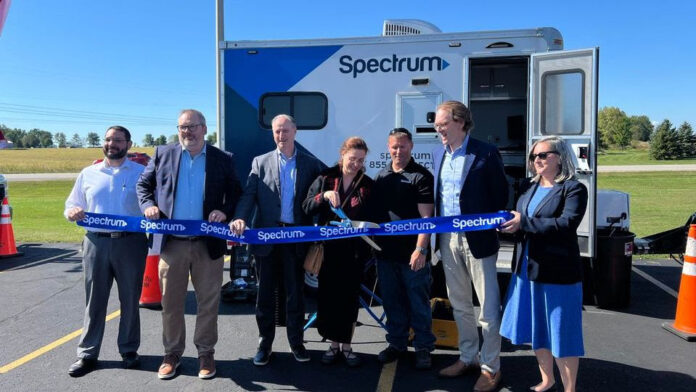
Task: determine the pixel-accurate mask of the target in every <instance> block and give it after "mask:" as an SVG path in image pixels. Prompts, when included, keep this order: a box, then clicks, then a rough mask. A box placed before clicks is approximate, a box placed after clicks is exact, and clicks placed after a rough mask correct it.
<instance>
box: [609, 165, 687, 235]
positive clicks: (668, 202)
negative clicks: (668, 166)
mask: <svg viewBox="0 0 696 392" xmlns="http://www.w3.org/2000/svg"><path fill="white" fill-rule="evenodd" d="M597 186H598V187H599V188H600V189H614V190H617V191H622V192H626V193H628V194H629V195H630V203H631V204H630V208H631V211H630V212H631V231H633V232H634V233H636V235H637V236H638V237H644V236H647V235H650V234H655V233H659V232H661V231H665V230H668V229H673V228H675V227H678V226H681V225H683V224H684V223H686V220H687V218H689V217H690V216H691V214H693V213H694V212H695V211H696V198H694V190H696V172H645V173H600V174H599V177H598V178H597Z"/></svg>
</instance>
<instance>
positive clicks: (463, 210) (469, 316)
mask: <svg viewBox="0 0 696 392" xmlns="http://www.w3.org/2000/svg"><path fill="white" fill-rule="evenodd" d="M473 124H474V123H473V120H472V119H471V112H470V111H469V109H468V108H467V107H466V106H465V105H464V104H463V103H461V102H457V101H447V102H444V103H442V104H440V105H439V106H438V107H437V112H436V113H435V130H436V131H437V133H438V134H439V135H440V138H441V140H442V144H443V148H442V149H440V148H438V149H436V150H435V152H434V153H433V168H434V175H435V206H436V207H435V213H436V214H437V215H439V216H453V215H460V214H472V213H487V212H496V211H499V210H502V209H504V208H505V207H506V205H507V200H508V184H507V180H506V178H505V173H504V171H503V163H502V159H501V157H500V153H499V152H498V150H497V148H496V147H495V146H493V145H491V144H488V143H484V142H482V141H479V140H476V139H474V138H472V137H470V136H469V134H470V133H471V130H472V128H473ZM431 241H432V242H433V244H432V245H433V249H435V250H437V249H439V253H440V255H441V259H442V261H443V267H444V270H445V279H446V282H447V293H448V296H449V299H450V302H451V304H452V307H453V309H454V319H455V321H456V323H457V331H458V333H459V351H460V357H459V360H457V362H455V363H454V364H452V365H450V366H448V367H446V368H444V369H442V370H441V371H440V373H439V374H440V376H442V377H456V376H459V375H462V374H464V373H466V372H468V371H470V370H473V369H475V368H477V367H478V366H479V365H480V368H481V375H480V377H479V379H478V380H477V382H476V385H475V386H474V391H491V390H494V389H495V388H496V387H497V386H498V384H499V382H500V377H501V373H500V333H499V329H500V292H499V290H498V280H497V274H496V265H495V264H496V260H497V258H498V249H499V248H500V244H499V242H498V235H497V233H496V231H495V230H483V231H474V232H459V233H443V234H441V235H438V236H437V238H436V239H435V238H433V239H432V240H431ZM472 282H473V284H474V289H475V290H476V295H477V297H478V298H479V302H480V304H481V312H480V315H479V319H478V322H479V323H480V324H481V329H482V331H483V345H482V347H481V350H480V353H479V338H478V329H477V324H476V319H475V317H474V305H473V300H472V292H471V283H472Z"/></svg>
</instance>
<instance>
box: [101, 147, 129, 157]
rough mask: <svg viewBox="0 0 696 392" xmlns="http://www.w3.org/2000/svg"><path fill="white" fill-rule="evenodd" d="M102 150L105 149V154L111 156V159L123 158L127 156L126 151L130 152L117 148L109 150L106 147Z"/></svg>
mask: <svg viewBox="0 0 696 392" xmlns="http://www.w3.org/2000/svg"><path fill="white" fill-rule="evenodd" d="M102 151H104V156H105V157H107V158H109V159H121V158H123V157H125V156H126V153H128V150H125V149H123V150H116V151H115V152H109V150H108V149H107V148H106V147H104V148H102Z"/></svg>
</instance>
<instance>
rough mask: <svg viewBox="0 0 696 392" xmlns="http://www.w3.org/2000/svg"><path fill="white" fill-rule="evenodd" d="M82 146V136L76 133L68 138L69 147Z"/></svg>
mask: <svg viewBox="0 0 696 392" xmlns="http://www.w3.org/2000/svg"><path fill="white" fill-rule="evenodd" d="M82 146H83V142H82V138H81V137H80V135H78V134H77V133H76V134H74V135H73V137H72V139H70V147H73V148H80V147H82Z"/></svg>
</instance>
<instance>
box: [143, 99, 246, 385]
mask: <svg viewBox="0 0 696 392" xmlns="http://www.w3.org/2000/svg"><path fill="white" fill-rule="evenodd" d="M177 129H178V131H179V143H174V144H168V145H166V146H160V147H157V148H156V149H155V156H154V157H153V158H152V160H150V163H149V164H148V165H147V167H146V168H145V171H144V172H143V174H142V176H141V177H140V181H139V182H138V185H137V193H138V199H139V202H140V209H141V210H142V211H143V213H144V214H145V217H146V218H148V219H160V218H165V219H188V220H207V221H210V222H228V221H229V220H230V218H231V217H232V214H233V212H234V208H235V206H236V205H237V200H238V199H239V195H240V193H241V186H240V184H239V178H238V177H237V174H236V172H235V169H234V162H233V160H232V154H230V153H227V152H224V151H221V150H219V149H217V148H215V147H214V146H211V145H207V144H206V142H205V134H206V132H207V130H208V128H207V127H206V124H205V117H203V114H202V113H201V112H199V111H197V110H193V109H186V110H182V111H181V114H180V115H179V123H178V126H177ZM226 247H227V242H226V241H225V240H222V239H218V238H213V237H202V236H179V235H165V236H164V237H163V239H162V250H161V253H160V263H159V278H160V284H161V287H162V338H163V339H162V340H163V343H164V353H165V356H164V360H163V361H162V365H161V366H160V368H159V371H158V377H159V378H160V379H168V378H172V377H174V376H175V375H176V371H177V368H178V367H179V364H180V362H181V355H182V354H183V353H184V347H185V337H186V325H185V322H184V305H185V302H186V293H187V290H188V280H189V273H190V275H191V281H192V282H193V287H194V290H195V292H196V303H197V307H198V313H197V315H196V329H195V332H194V336H193V342H194V344H195V345H196V348H197V349H198V357H199V365H200V368H199V372H198V377H200V378H202V379H207V378H212V377H214V376H215V360H214V358H213V354H214V353H215V344H216V343H217V339H218V330H217V317H218V305H219V302H220V286H221V285H222V271H223V256H224V253H225V250H226Z"/></svg>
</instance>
